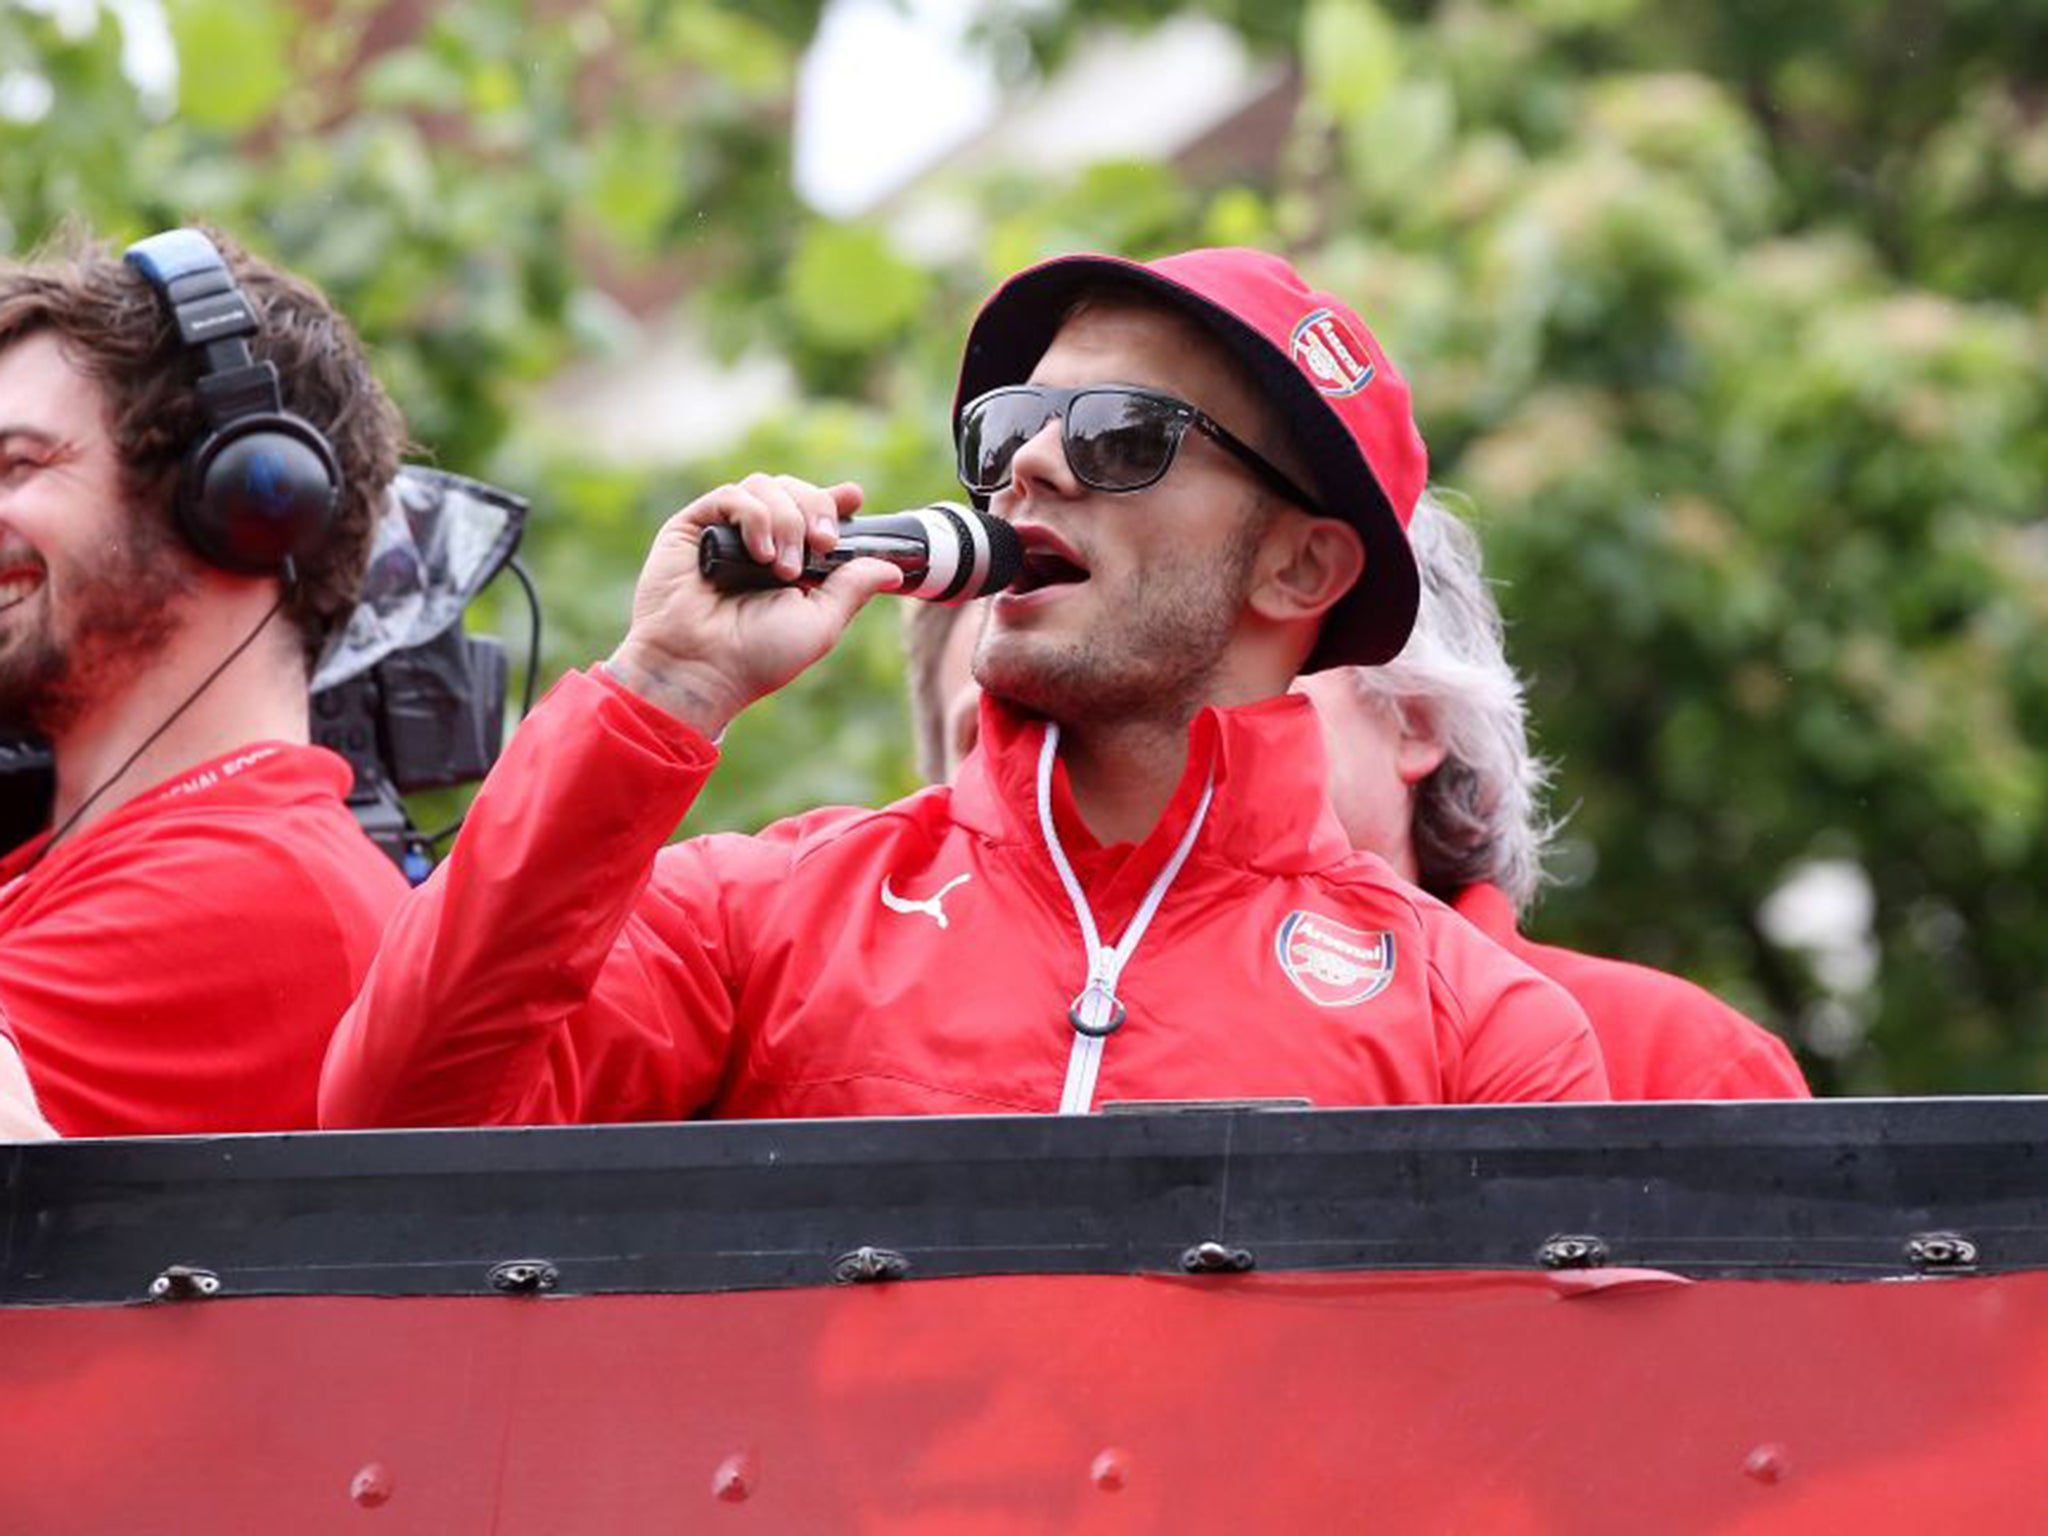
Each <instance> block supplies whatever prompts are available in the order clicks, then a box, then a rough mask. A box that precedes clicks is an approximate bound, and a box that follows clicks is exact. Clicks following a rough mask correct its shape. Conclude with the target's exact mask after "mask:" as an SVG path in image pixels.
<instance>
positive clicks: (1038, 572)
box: [1010, 527, 1088, 595]
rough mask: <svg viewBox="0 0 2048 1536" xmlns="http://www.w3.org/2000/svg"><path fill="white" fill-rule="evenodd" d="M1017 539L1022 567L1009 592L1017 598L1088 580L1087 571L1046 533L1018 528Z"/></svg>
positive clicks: (1077, 559) (1030, 528)
mask: <svg viewBox="0 0 2048 1536" xmlns="http://www.w3.org/2000/svg"><path fill="white" fill-rule="evenodd" d="M1017 537H1018V538H1019V540H1021V541H1022V543H1023V545H1024V567H1023V569H1022V570H1021V571H1019V572H1018V573H1017V579H1016V580H1015V581H1014V582H1012V583H1011V584H1010V590H1011V591H1012V592H1013V593H1017V594H1019V595H1022V594H1025V593H1029V592H1038V591H1042V590H1043V589H1044V588H1046V587H1064V586H1072V585H1074V584H1076V583H1078V582H1083V581H1086V580H1087V579H1088V567H1087V566H1085V565H1083V564H1082V563H1081V561H1080V557H1079V556H1077V555H1076V554H1075V553H1074V552H1073V551H1072V550H1071V549H1069V548H1068V547H1067V545H1066V543H1065V541H1064V540H1062V539H1061V538H1060V537H1059V536H1058V535H1057V534H1055V533H1053V532H1052V531H1051V530H1050V529H1047V528H1039V527H1020V528H1019V529H1018V530H1017Z"/></svg>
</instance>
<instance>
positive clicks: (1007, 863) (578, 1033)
mask: <svg viewBox="0 0 2048 1536" xmlns="http://www.w3.org/2000/svg"><path fill="white" fill-rule="evenodd" d="M1046 731H1047V727H1046V726H1045V725H1044V724H1043V723H1041V722H1035V721H1026V720H1023V719H1020V718H1017V717H1015V716H1012V715H1010V714H1009V713H1007V712H1006V711H1004V710H1003V709H1002V708H1001V707H1000V706H998V705H996V704H994V703H993V702H990V703H988V704H986V705H985V706H984V710H983V721H982V738H981V740H982V747H981V749H980V750H979V751H978V752H977V753H976V754H975V755H974V757H972V758H970V759H969V761H968V763H967V764H966V766H965V767H964V768H963V770H962V772H961V776H960V782H959V784H958V786H957V787H956V788H955V789H953V790H947V789H945V788H937V789H930V790H926V791H924V792H923V793H921V794H918V795H914V796H912V797H911V798H909V799H907V800H903V801H899V802H898V803H897V804H895V805H892V806H888V807H886V808H884V809H882V810H879V811H866V810H826V811H818V812H814V813H811V814H809V815H805V816H799V817H797V818H795V819H793V820H790V821H785V822H781V823H778V824H777V825H776V826H774V827H771V828H770V829H768V830H767V831H766V832H764V833H762V834H761V835H760V836H758V837H742V836H736V835H712V836H704V837H698V838H695V839H692V840H690V841H688V842H685V843H681V844H679V845H677V846H675V847H673V848H669V849H666V850H663V849H662V847H661V845H662V841H663V839H664V838H665V837H666V836H667V834H668V833H669V832H670V830H671V829H672V828H673V827H674V826H675V824H676V822H677V821H678V820H679V819H680V818H681V816H682V814H683V812H684V811H685V810H686V809H687V808H688V806H689V804H690V801H691V799H692V798H693V797H694V796H695V795H696V793H697V789H698V786H699V785H701V784H702V783H703V781H704V778H705V776H706V775H707V774H708V773H709V772H710V771H711V767H712V765H713V763H714V761H715V760H716V756H717V754H716V751H715V749H714V748H713V747H712V746H711V744H710V743H709V742H707V741H705V740H704V739H703V738H702V737H701V736H699V735H698V734H697V733H695V732H694V731H692V730H690V729H689V728H687V727H685V726H683V725H681V724H679V723H677V722H676V721H674V720H672V719H671V718H669V717H668V716H667V715H665V714H663V713H662V712H661V711H660V710H658V709H656V708H654V707H653V706H651V705H649V704H647V703H645V702H644V701H642V700H640V699H638V698H637V697H635V696H634V695H632V694H630V693H629V692H627V691H626V690H625V689H623V688H620V687H619V686H618V685H616V684H615V683H612V682H611V681H610V680H609V679H608V678H607V677H605V676H604V675H603V674H602V673H601V672H593V673H591V674H579V675H572V676H570V677H568V678H565V679H564V680H563V681H562V682H561V683H560V684H559V685H558V686H557V687H556V689H555V690H554V691H553V693H552V694H551V695H550V696H549V698H548V699H547V701H546V702H545V703H544V704H543V705H542V706H541V708H539V709H538V710H536V711H535V712H534V714H533V716H532V717H531V718H530V719H529V720H528V721H527V723H526V724H525V725H524V726H522V727H521V729H520V731H519V733H518V735H517V736H516V737H515V738H514V740H513V742H512V745H511V748H510V749H509V751H508V752H507V753H506V756H505V759H504V761H503V762H501V763H500V764H499V766H498V768H497V769H496V771H495V772H493V773H492V775H491V778H490V780H489V782H488V783H487V784H486V785H485V787H484V789H483V791H482V793H480V794H479V796H478V797H477V800H476V803H475V805H474V806H473V807H472V808H471V811H470V815H469V819H468V821H467V823H466V825H465V826H464V829H463V833H462V840H461V843H460V845H459V846H458V847H457V849H456V851H455V855H454V857H453V858H451V859H450V860H449V861H448V863H447V864H446V865H444V866H443V867H442V868H441V869H440V870H439V871H437V872H436V873H435V875H434V878H433V879H432V880H431V881H429V882H428V884H427V885H426V886H424V887H422V888H421V889H420V890H418V891H415V892H414V893H412V895H411V896H409V897H408V898H407V900H406V902H405V903H404V905H403V906H402V907H401V909H400V911H399V913H398V914H397V916H396V917H395V918H394V919H393V921H392V924H391V927H390V928H389V930H388V931H387V934H386V938H385V942H384V944H383V946H382V948H381V949H380V950H379V952H378V956H377V960H376V963H375V965H374V966H373V967H372V969H371V974H370V978H369V980H368V982H367V983H366V985H365V986H364V989H363V993H362V995H361V996H360V997H359V998H358V999H357V1001H356V1004H355V1006H354V1007H353V1008H352V1009H351V1010H350V1011H349V1014H348V1017H347V1018H346V1019H345V1020H344V1022H343V1024H342V1027H341V1028H340V1029H339V1030H338V1031H337V1032H336V1035H335V1039H334V1043H333V1046H332V1048H331V1049H330V1051H329V1054H328V1060H327V1069H326V1073H325V1075H324V1077H323V1080H322V1086H321V1120H322V1123H323V1124H325V1125H329V1126H361V1125H457V1124H503V1123H533V1122H560V1121H592V1120H626V1119H658V1118H661V1119H665V1118H680V1117H684V1116H689V1115H695V1114H701V1113H710V1114H715V1115H721V1116H750V1117H790V1116H812V1115H900V1114H925V1113H940V1114H959V1113H971V1112H976V1111H993V1112H1031V1111H1052V1110H1056V1109H1060V1108H1062V1107H1065V1108H1067V1109H1069V1110H1081V1109H1087V1108H1093V1107H1095V1106H1098V1105H1100V1104H1103V1103H1107V1102H1110V1101H1115V1100H1141V1099H1213V1098H1246V1097H1259V1098H1265V1097H1280V1098H1297V1097H1298V1098H1306V1099H1309V1100H1311V1101H1312V1102H1314V1103H1316V1104H1322V1105H1337V1104H1424V1103H1441V1102H1446V1101H1450V1102H1459V1101H1468V1100H1506V1099H1564V1098H1597V1097H1602V1096H1604V1094H1605V1091H1606V1080H1605V1077H1604V1075H1603V1073H1602V1070H1601V1065H1600V1057H1599V1052H1598V1048H1597V1046H1596V1045H1595V1044H1594V1041H1593V1036H1592V1032H1591V1029H1590V1027H1589V1026H1588V1025H1587V1023H1586V1021H1585V1017H1584V1015H1583V1014H1581V1013H1580V1011H1579V1009H1578V1007H1577V1006H1576V1005H1575V1004H1574V1003H1573V1002H1572V1001H1571V999H1570V997H1569V996H1568V995H1567V994H1565V993H1564V992H1563V991H1562V990H1561V989H1560V988H1558V987H1556V986H1555V985H1553V984H1552V983H1550V982H1547V981H1544V980H1543V979H1541V978H1540V977H1538V976H1537V975H1536V974H1535V973H1534V972H1533V971H1531V970H1529V969H1528V968H1527V967H1525V966H1523V965H1521V964H1520V963H1519V962H1517V961H1515V960H1513V959H1511V958H1510V957H1509V956H1508V955H1507V954H1505V953H1504V952H1503V951H1501V950H1500V949H1499V948H1497V947H1496V946H1494V945H1493V944H1490V943H1488V942H1487V941H1486V940H1484V939H1483V938H1481V937H1480V936H1479V935H1478V934H1477V932H1475V931H1474V930H1473V929H1472V928H1471V927H1470V926H1469V925H1468V924H1466V923H1465V922H1464V921H1463V920H1461V919H1460V918H1458V917H1457V916H1456V915H1455V914H1454V913H1452V912H1451V910H1450V909H1449V908H1448V907H1445V906H1443V905H1442V904H1441V903H1438V902H1436V901H1434V900H1432V899H1431V898H1429V897H1428V896H1426V895H1424V894H1422V893H1421V892H1419V891H1417V890H1415V889H1414V888H1413V887H1411V886H1408V885H1405V884H1403V883H1402V882H1400V881H1399V880H1398V879H1396V878H1395V877H1394V875H1393V874H1392V872H1391V871H1389V870H1388V869H1387V867H1386V866H1385V865H1384V864H1382V863H1381V862H1380V861H1379V860H1377V859H1375V858H1372V857H1370V856H1366V855H1355V854H1353V853H1352V851H1351V849H1350V847H1349V845H1348V844H1347V843H1346V841H1345V838H1344V835H1343V831H1342V829H1341V827H1340V826H1339V825H1338V823H1337V820H1336V817H1335V814H1334V813H1333V812H1332V811H1331V810H1330V809H1329V807H1328V804H1327V802H1326V801H1325V799H1324V796H1323V792H1322V774H1323V766H1322V749H1321V738H1320V736H1319V734H1318V727H1317V725H1316V721H1315V717H1314V715H1313V714H1312V713H1311V711H1310V707H1309V706H1308V704H1307V703H1306V702H1305V701H1303V700H1300V699H1295V698H1282V699H1277V700H1272V701H1269V702H1267V703H1263V704H1259V705H1255V706H1251V707H1248V708H1244V709H1235V710H1213V709H1212V710H1205V711H1204V712H1203V713H1202V714H1201V715H1200V716H1199V717H1198V718H1197V720H1196V721H1195V723H1194V725H1193V727H1192V739H1191V742H1190V753H1189V766H1188V773H1187V777H1186V779H1185V780H1184V781H1183V783H1182V785H1181V787H1180V789H1179V791H1178V792H1177V793H1176V795H1175V797H1174V799H1173V801H1172V803H1171V804H1170V805H1169V807H1168V809H1167V811H1166V813H1165V814H1164V816H1163V817H1162V818H1161V821H1160V825H1159V826H1158V828H1156V829H1155V830H1154V832H1153V834H1152V835H1151V836H1150V837H1148V838H1147V839H1146V840H1145V842H1143V843H1141V844H1138V845H1135V846H1133V845H1123V846H1119V847H1112V848H1102V847H1099V846H1097V845H1095V844H1094V843H1093V841H1092V839H1090V838H1089V837H1088V836H1087V834H1086V832H1085V830H1084V829H1083V828H1082V825H1081V822H1080V819H1079V817H1078V815H1076V813H1075V811H1074V807H1073V802H1072V799H1071V796H1070V795H1069V793H1068V791H1067V789H1066V782H1065V775H1064V772H1061V771H1054V772H1052V774H1051V777H1050V794H1049V802H1050V804H1051V806H1052V809H1053V815H1054V819H1055V822H1056V825H1057V827H1058V831H1059V836H1060V839H1061V841H1062V843H1063V844H1064V846H1065V848H1066V849H1067V850H1068V853H1069V854H1070V856H1071V859H1072V864H1073V867H1074V871H1075V875H1076V878H1077V881H1078V882H1079V883H1080V884H1081V885H1082V886H1083V887H1084V888H1085V893H1086V897H1087V900H1088V903H1089V905H1090V907H1091V909H1092V913H1093V916H1094V918H1095V920H1096V922H1097V924H1098V926H1099V928H1100V931H1101V941H1102V944H1103V945H1104V946H1107V945H1112V944H1115V943H1116V942H1117V936H1118V935H1120V934H1123V933H1124V932H1125V930H1126V925H1127V924H1128V923H1129V922H1130V921H1131V920H1132V918H1133V914H1135V913H1137V912H1138V911H1139V910H1140V908H1141V906H1142V905H1143V903H1144V901H1145V898H1146V896H1147V893H1148V892H1151V891H1152V890H1153V888H1154V886H1155V884H1156V883H1157V882H1158V881H1159V879H1160V876H1161V873H1162V871H1163V870H1164V869H1165V868H1166V866H1167V865H1168V863H1169V861H1170V859H1171V858H1172V856H1173V855H1174V853H1175V851H1176V850H1177V849H1178V847H1179V845H1180V843H1181V842H1182V839H1183V837H1184V836H1185V835H1186V834H1187V831H1188V828H1189V826H1190V824H1191V822H1192V820H1193V818H1194V816H1195V811H1196V807H1197V805H1198V803H1199V802H1200V801H1201V800H1202V797H1203V791H1204V789H1205V787H1206V786H1207V785H1208V784H1209V782H1210V779H1211V774H1212V770H1213V784H1214V789H1213V799H1212V801H1211V803H1210V808H1209V812H1208V815H1207V817H1206V819H1205V820H1204V821H1203V823H1202V825H1201V828H1200V832H1199V835H1198V836H1196V837H1195V838H1194V839H1193V842H1192V845H1191V849H1190V851H1189V852H1188V854H1187V856H1186V861H1185V864H1184V866H1183V867H1181V868H1180V869H1179V871H1178V874H1177V876H1176V877H1175V878H1173V879H1172V880H1171V882H1170V883H1169V884H1167V885H1166V886H1165V887H1164V891H1163V900H1161V901H1159V903H1158V905H1157V910H1156V916H1155V917H1154V918H1153V919H1152V921H1151V923H1150V926H1149V928H1147V929H1146V930H1145V931H1144V934H1143V937H1142V941H1141V942H1139V943H1138V944H1137V946H1136V948H1135V950H1134V952H1133V953H1132V954H1131V955H1130V957H1129V960H1128V963H1127V964H1126V965H1125V966H1124V967H1123V969H1122V973H1121V976H1120V978H1118V980H1117V983H1116V987H1115V997H1116V1001H1117V1003H1119V1004H1121V1005H1122V1006H1123V1007H1124V1008H1125V1010H1126V1013H1125V1016H1124V1019H1123V1022H1122V1025H1121V1027H1120V1028H1117V1029H1116V1030H1115V1032H1114V1033H1111V1034H1109V1035H1107V1037H1106V1038H1105V1037H1099V1036H1098V1037H1092V1038H1091V1037H1087V1036H1083V1035H1081V1034H1080V1033H1079V1032H1078V1031H1077V1030H1076V1029H1075V1028H1074V1027H1073V1026H1072V1025H1071V1024H1070V1022H1069V1017H1070V1015H1069V1008H1070V1006H1071V1005H1073V1004H1074V1001H1075V999H1076V996H1077V994H1078V993H1080V992H1081V991H1082V990H1083V987H1084V983H1085V982H1086V981H1087V980H1088V976H1089V969H1090V967H1089V960H1090V956H1089V954H1088V953H1087V951H1086V950H1085V948H1084V945H1083V942H1082V938H1081V928H1080V924H1079V919H1078V917H1077V915H1076V911H1075V908H1074V904H1073V902H1072V900H1071V899H1070V897H1069V895H1068V892H1067V890H1066V888H1065V885H1064V883H1063V881H1062V879H1061V876H1060V873H1059V870H1058V868H1057V867H1056V863H1055V860H1054V858H1053V856H1052V853H1051V851H1050V849H1049V846H1048V843H1047V840H1046V837H1045V835H1044V832H1043V830H1042V826H1041V822H1040V816H1039V803H1040V802H1039V795H1038V788H1037V779H1038V774H1039V771H1040V754H1041V748H1042V745H1043V742H1044V740H1045V736H1046ZM1084 1016H1085V1015H1084Z"/></svg>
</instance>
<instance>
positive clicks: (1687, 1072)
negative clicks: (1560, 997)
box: [1457, 885, 1812, 1099]
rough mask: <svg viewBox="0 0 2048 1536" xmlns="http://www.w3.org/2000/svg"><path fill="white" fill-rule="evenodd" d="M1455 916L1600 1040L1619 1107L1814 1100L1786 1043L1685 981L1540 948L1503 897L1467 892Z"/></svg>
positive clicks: (1485, 890) (1477, 889)
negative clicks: (1556, 990) (1563, 1002)
mask: <svg viewBox="0 0 2048 1536" xmlns="http://www.w3.org/2000/svg"><path fill="white" fill-rule="evenodd" d="M1457 911H1458V912H1459V913H1460V914H1461V915H1463V916H1464V917H1466V918H1467V919H1468V920H1470V921H1471V922H1472V923H1473V924H1474V925H1475V926H1477V927H1478V928H1479V929H1480V931H1481V932H1483V933H1485V934H1486V935H1487V936H1488V937H1489V938H1492V939H1493V940H1494V941H1495V942H1496V943H1498V944H1501V945H1503V946H1504V947H1505V948H1507V949H1509V950H1511V951H1512V952H1513V953H1514V954H1516V955H1519V956H1520V957H1521V958H1522V959H1523V960H1525V961H1527V962H1528V964H1530V965H1531V966H1533V967H1535V969H1537V970H1539V971H1541V972H1542V973H1543V974H1544V975H1546V976H1548V977H1550V978H1551V979H1552V980H1554V981H1556V982H1557V983H1558V984H1559V985H1561V986H1562V987H1564V988H1565V990H1566V991H1568V992H1570V993H1571V994H1572V995H1573V996H1574V997H1576V998H1577V999H1578V1001H1579V1006H1580V1007H1582V1008H1584V1009H1585V1010H1586V1017H1587V1018H1589V1019H1590V1020H1592V1023H1593V1031H1594V1033H1595V1034H1597V1035H1598V1036H1599V1037H1600V1049H1601V1053H1602V1054H1603V1055H1604V1056H1605V1057H1606V1058H1607V1076H1608V1081H1609V1085H1610V1086H1611V1087H1612V1089H1613V1090H1614V1096H1615V1098H1617V1099H1803V1098H1810V1097H1811V1096H1812V1090H1811V1089H1810V1088H1808V1087H1807V1084H1806V1079H1805V1077H1804V1076H1803V1075H1801V1073H1800V1071H1799V1066H1798V1063H1797V1062H1796V1061H1794V1060H1793V1057H1792V1053H1791V1051H1790V1050H1789V1049H1787V1048H1786V1045H1785V1042H1784V1041H1782V1040H1780V1039H1779V1038H1778V1037H1777V1036H1776V1035H1775V1034H1773V1033H1771V1031H1769V1030H1767V1029H1765V1028H1764V1027H1763V1026H1762V1025H1761V1024H1758V1023H1756V1022H1755V1021H1754V1020H1752V1019H1750V1018H1748V1017H1746V1016H1745V1015H1743V1014H1742V1013H1740V1012H1738V1011H1737V1010H1736V1009H1734V1008H1731V1007H1729V1005H1728V1004H1726V1003H1724V1002H1723V1001H1721V999H1720V998H1718V997H1716V996H1714V994H1713V993H1711V992H1709V991H1708V990H1707V989H1706V988H1704V987H1702V986H1699V985H1697V984H1695V983H1693V982H1690V981H1687V980H1686V979H1685V978H1684V977H1682V976H1674V975H1671V974H1670V973H1669V972H1667V971H1660V970H1656V969H1654V968H1652V967H1650V966H1647V965H1637V964H1635V963H1633V962H1631V961H1627V960H1615V959H1611V958H1609V957H1607V956H1604V955H1589V954H1585V953H1583V952H1582V951H1579V950H1575V949H1566V948H1563V947H1562V946H1559V945H1555V944H1539V943H1537V942H1535V941H1534V940H1532V939H1529V938H1526V937H1524V936H1523V935H1522V934H1521V933H1520V932H1519V931H1518V930H1517V929H1516V928H1515V926H1514V910H1513V907H1512V905H1511V904H1510V903H1509V902H1508V899H1507V897H1506V896H1505V895H1504V894H1503V893H1501V892H1500V891H1499V890H1497V889H1495V888H1494V887H1492V886H1487V885H1481V886H1473V887H1471V888H1470V889H1468V890H1467V891H1465V892H1463V893H1462V894H1461V895H1460V896H1459V898H1458V901H1457Z"/></svg>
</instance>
